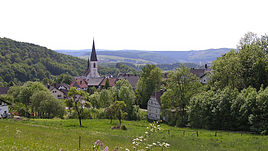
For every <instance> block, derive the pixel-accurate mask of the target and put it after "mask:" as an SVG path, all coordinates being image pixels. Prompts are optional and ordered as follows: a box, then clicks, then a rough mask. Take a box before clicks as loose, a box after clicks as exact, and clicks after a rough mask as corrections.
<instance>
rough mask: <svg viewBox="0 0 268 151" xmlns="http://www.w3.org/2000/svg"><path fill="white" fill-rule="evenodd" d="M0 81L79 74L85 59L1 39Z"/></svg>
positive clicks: (84, 66) (23, 80) (84, 65)
mask: <svg viewBox="0 0 268 151" xmlns="http://www.w3.org/2000/svg"><path fill="white" fill-rule="evenodd" d="M0 54H1V55H0V82H4V81H5V82H10V81H15V82H17V81H20V82H25V81H28V80H42V79H43V78H45V77H47V78H51V76H52V75H59V74H61V73H69V74H71V75H79V74H81V73H82V72H83V71H84V70H85V68H86V67H87V62H86V61H85V60H83V59H79V58H77V57H73V56H69V55H64V54H60V53H57V52H55V51H53V50H50V49H47V48H45V47H41V46H38V45H34V44H30V43H24V42H17V41H14V40H11V39H8V38H0Z"/></svg>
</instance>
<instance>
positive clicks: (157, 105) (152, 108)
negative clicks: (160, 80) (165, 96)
mask: <svg viewBox="0 0 268 151" xmlns="http://www.w3.org/2000/svg"><path fill="white" fill-rule="evenodd" d="M161 95H162V92H156V93H155V94H154V95H153V96H151V98H150V99H149V101H148V103H147V117H148V119H149V120H160V114H161V101H160V97H161Z"/></svg>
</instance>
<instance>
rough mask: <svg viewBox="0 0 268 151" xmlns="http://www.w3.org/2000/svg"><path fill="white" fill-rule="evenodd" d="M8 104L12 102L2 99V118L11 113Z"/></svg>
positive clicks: (0, 104) (0, 106) (0, 110)
mask: <svg viewBox="0 0 268 151" xmlns="http://www.w3.org/2000/svg"><path fill="white" fill-rule="evenodd" d="M8 105H11V104H10V103H8V102H6V101H4V100H2V99H0V118H6V117H8V116H9V115H10V114H9V112H8Z"/></svg>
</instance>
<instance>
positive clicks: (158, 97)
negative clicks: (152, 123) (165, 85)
mask: <svg viewBox="0 0 268 151" xmlns="http://www.w3.org/2000/svg"><path fill="white" fill-rule="evenodd" d="M163 93H164V91H162V90H160V91H158V92H155V93H154V94H153V95H152V96H151V98H155V99H156V101H157V102H158V103H159V105H160V106H161V99H160V98H161V96H162V95H163Z"/></svg>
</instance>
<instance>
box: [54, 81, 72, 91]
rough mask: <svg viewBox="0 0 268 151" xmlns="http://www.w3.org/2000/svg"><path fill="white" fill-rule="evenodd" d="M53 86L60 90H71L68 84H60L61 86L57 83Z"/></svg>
mask: <svg viewBox="0 0 268 151" xmlns="http://www.w3.org/2000/svg"><path fill="white" fill-rule="evenodd" d="M53 86H54V87H55V88H56V89H58V90H69V86H68V84H65V83H60V84H58V83H56V84H54V85H53Z"/></svg>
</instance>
